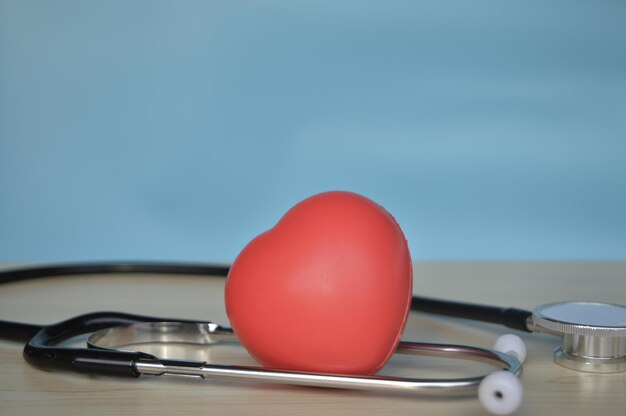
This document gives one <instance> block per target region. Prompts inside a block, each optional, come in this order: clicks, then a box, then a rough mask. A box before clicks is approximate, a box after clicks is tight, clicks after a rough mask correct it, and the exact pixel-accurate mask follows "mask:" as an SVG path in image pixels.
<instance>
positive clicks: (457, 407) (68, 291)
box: [0, 262, 626, 416]
mask: <svg viewBox="0 0 626 416" xmlns="http://www.w3.org/2000/svg"><path fill="white" fill-rule="evenodd" d="M4 267H5V268H8V267H10V265H7V264H5V265H4ZM223 284H224V283H223V279H220V278H201V277H184V276H183V277H181V276H157V275H155V276H145V275H119V276H92V277H89V278H85V277H59V278H54V279H47V280H45V279H44V280H32V281H26V282H19V283H11V284H7V285H3V286H0V317H2V319H7V320H16V321H24V322H33V323H51V322H55V321H60V320H63V319H66V318H68V317H71V316H74V315H77V314H81V313H85V312H90V311H100V310H117V311H125V312H131V313H139V314H148V315H157V316H172V317H179V318H194V319H210V320H212V321H214V322H217V323H222V324H228V321H227V319H226V314H225V312H224V303H223V299H222V298H223ZM414 292H415V293H416V294H422V295H427V296H434V297H441V298H446V299H453V300H464V301H471V302H479V303H488V304H495V305H502V306H514V307H519V308H528V309H531V308H533V307H534V306H536V305H539V304H541V303H546V302H550V301H555V300H582V299H585V300H597V301H605V302H614V303H622V304H624V303H626V262H613V263H611V262H598V263H590V262H567V263H417V264H415V283H414ZM505 332H507V331H506V329H503V328H499V327H496V326H493V325H489V324H481V323H473V322H468V321H462V320H458V319H456V320H455V319H448V318H440V317H433V316H427V315H418V314H412V315H411V318H410V319H409V322H408V325H407V328H406V330H405V333H404V337H403V338H404V339H406V340H418V341H427V342H445V343H464V344H469V345H477V346H482V347H491V346H492V344H493V342H494V340H495V339H496V338H497V337H498V336H499V335H501V334H503V333H505ZM520 335H521V336H522V338H523V339H524V340H525V341H526V344H527V347H528V359H527V361H526V363H525V365H524V374H523V376H522V382H523V385H524V389H525V396H524V402H523V404H522V406H521V408H520V410H519V411H518V412H517V414H519V415H543V414H563V415H568V416H574V415H590V414H592V415H622V414H626V373H621V374H591V373H579V372H575V371H572V370H568V369H565V368H562V367H559V366H557V365H555V364H554V363H553V362H552V350H553V349H554V348H555V347H556V346H557V345H558V343H559V340H558V339H556V338H553V337H550V336H547V335H537V334H520ZM373 336H374V334H373ZM158 352H159V353H167V354H169V355H173V356H176V357H180V358H183V357H181V356H180V355H181V354H184V356H185V357H196V356H200V357H202V358H209V359H211V360H213V361H215V362H222V363H223V362H229V361H232V362H236V363H240V364H241V363H246V364H253V361H252V360H251V359H250V358H249V357H248V356H247V355H246V354H245V352H244V351H243V350H242V349H240V348H235V347H217V348H215V349H214V350H212V351H210V352H207V351H206V350H184V351H180V350H177V351H171V350H168V351H162V350H160V351H158ZM0 363H1V364H0V414H1V415H7V416H8V415H20V414H28V415H32V414H45V415H74V414H75V415H86V414H89V415H105V414H106V415H111V414H136V415H150V416H155V415H168V416H170V415H172V414H181V415H182V414H184V415H192V414H199V415H200V414H202V415H207V414H221V415H224V414H227V415H228V414H233V415H235V414H236V415H240V414H247V415H251V414H254V415H294V414H297V415H309V414H310V415H319V414H333V415H351V414H355V415H357V414H358V415H360V416H363V415H375V414H382V413H388V414H394V415H403V414H406V415H412V416H416V415H432V414H437V415H459V414H465V415H481V414H486V412H485V410H484V409H483V408H482V407H481V405H480V404H479V402H478V401H477V400H475V399H424V398H416V397H410V396H406V395H404V396H401V395H400V396H399V395H393V394H374V393H367V392H359V391H345V390H334V389H322V388H312V387H295V386H282V385H269V384H260V383H243V382H223V381H208V380H204V381H203V380H200V379H195V378H176V377H172V376H163V377H150V376H144V377H141V378H139V379H116V378H113V377H105V376H93V375H82V374H74V373H65V372H46V371H41V370H37V369H35V368H33V367H31V366H30V365H28V364H27V363H26V362H24V360H23V358H22V345H21V344H20V343H16V342H9V341H0ZM482 369H483V368H481V369H478V368H476V367H475V366H474V367H473V366H472V365H467V364H466V363H464V362H461V361H456V360H448V361H442V360H439V359H437V360H435V359H432V358H423V357H394V358H393V359H392V361H391V362H390V363H389V364H388V366H387V367H386V368H385V370H384V373H385V374H402V375H415V376H431V375H434V374H436V375H444V376H452V377H455V376H458V375H459V374H467V375H471V374H474V373H476V372H478V371H481V370H482Z"/></svg>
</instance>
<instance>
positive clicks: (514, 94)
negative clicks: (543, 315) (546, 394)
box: [0, 0, 626, 261]
mask: <svg viewBox="0 0 626 416" xmlns="http://www.w3.org/2000/svg"><path fill="white" fill-rule="evenodd" d="M295 3H297V4H295ZM625 22H626V2H623V1H594V2H587V1H500V0H494V1H484V0H477V1H472V2H465V1H463V2H451V1H427V2H414V1H407V2H404V1H396V2H386V1H381V2H363V1H354V2H338V1H314V2H289V1H266V2H239V1H211V2H208V1H207V2H205V1H182V2H176V1H147V0H146V1H35V2H33V1H25V0H15V1H9V0H0V258H1V259H4V260H20V261H21V260H37V261H44V260H45V261H49V260H87V259H105V260H106V259H151V260H196V261H230V260H232V259H233V258H234V257H235V256H236V254H237V253H238V252H239V250H240V249H241V248H242V247H243V246H244V245H245V244H246V243H247V242H248V241H249V240H250V239H251V238H252V237H253V236H255V235H256V234H258V233H260V232H262V231H264V230H266V229H268V228H269V227H271V226H272V225H273V224H274V223H275V222H276V221H277V220H278V219H279V218H280V216H281V215H282V214H283V213H284V212H285V211H286V210H287V209H288V208H289V207H290V206H292V205H293V204H295V203H296V202H298V201H299V200H301V199H303V198H305V197H307V196H309V195H312V194H315V193H318V192H321V191H325V190H330V189H345V190H352V191H355V192H359V193H362V194H364V195H366V196H368V197H370V198H372V199H374V200H375V201H377V202H379V203H380V204H382V205H383V206H385V207H386V208H387V209H388V210H389V211H390V212H391V213H392V214H393V215H394V216H395V217H396V218H397V220H398V222H399V223H400V225H401V226H402V227H403V229H404V231H405V234H406V236H407V239H408V240H409V243H410V247H411V251H412V254H413V257H414V258H415V259H418V260H494V259H496V260H497V259H624V258H626V220H625V216H626V191H625V179H626V162H625V159H626V23H625Z"/></svg>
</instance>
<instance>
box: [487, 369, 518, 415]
mask: <svg viewBox="0 0 626 416" xmlns="http://www.w3.org/2000/svg"><path fill="white" fill-rule="evenodd" d="M522 396H523V388H522V383H521V381H520V380H519V378H517V377H515V375H513V374H512V373H510V372H508V371H496V372H493V373H491V374H489V375H488V376H487V377H485V378H484V379H483V381H482V382H481V383H480V386H479V387H478V399H479V400H480V403H481V404H482V405H483V407H484V408H485V409H487V411H489V412H490V413H492V414H494V415H508V414H511V413H513V412H515V411H516V410H517V409H518V408H519V406H520V405H521V404H522Z"/></svg>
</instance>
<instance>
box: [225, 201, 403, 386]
mask: <svg viewBox="0 0 626 416" xmlns="http://www.w3.org/2000/svg"><path fill="white" fill-rule="evenodd" d="M411 293H412V267H411V257H410V253H409V249H408V245H407V242H406V240H405V238H404V235H403V233H402V230H401V229H400V227H399V226H398V224H397V223H396V221H395V220H394V218H393V217H392V216H391V215H390V214H389V213H388V212H387V211H386V210H385V209H384V208H383V207H381V206H380V205H378V204H376V203H374V202H373V201H371V200H369V199H367V198H365V197H363V196H360V195H357V194H354V193H349V192H340V191H335V192H326V193H322V194H318V195H315V196H312V197H310V198H308V199H306V200H304V201H302V202H300V203H299V204H297V205H296V206H294V207H293V208H292V209H291V210H289V211H288V212H287V213H286V214H285V215H284V216H283V218H282V219H281V220H280V221H279V222H278V224H276V226H275V227H273V228H272V229H270V230H269V231H267V232H265V233H263V234H261V235H259V236H257V237H256V238H255V239H253V240H252V241H251V242H250V243H249V244H248V245H247V246H246V247H245V248H244V249H243V251H242V252H241V253H240V254H239V256H238V257H237V259H236V260H235V262H234V263H233V266H232V268H231V270H230V273H229V275H228V279H227V282H226V295H225V296H226V310H227V313H228V317H229V319H230V321H231V325H232V326H233V329H234V330H235V332H236V333H237V335H238V336H239V339H240V340H241V342H242V344H243V345H244V347H245V348H246V349H247V350H248V352H249V353H250V354H251V355H252V356H253V357H254V358H255V359H256V360H257V361H259V362H260V363H261V364H263V365H265V366H267V367H273V368H282V369H292V370H299V371H311V372H326V373H343V374H372V373H375V372H376V371H378V370H379V369H380V368H381V367H382V366H383V365H384V364H385V362H386V361H387V360H388V359H389V357H390V356H391V354H393V351H394V350H395V348H396V345H397V343H398V341H399V339H400V336H401V334H402V330H403V328H404V325H405V322H406V318H407V315H408V311H409V306H410V301H411Z"/></svg>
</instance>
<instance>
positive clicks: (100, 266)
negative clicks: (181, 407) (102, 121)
mask: <svg viewBox="0 0 626 416" xmlns="http://www.w3.org/2000/svg"><path fill="white" fill-rule="evenodd" d="M228 270H229V266H226V265H219V264H204V265H202V264H182V263H84V264H81V263H77V264H62V265H55V266H41V267H27V268H18V269H15V270H6V271H1V272H0V284H2V283H9V282H16V281H21V280H30V279H38V278H44V277H53V276H72V275H88V274H117V273H145V274H184V275H197V276H207V277H214V276H218V277H226V276H227V275H228ZM411 310H413V311H416V312H426V313H432V314H436V315H445V316H450V317H455V318H463V319H470V320H475V321H482V322H488V323H492V324H497V325H502V326H505V327H508V328H512V329H516V330H520V331H525V332H530V330H529V329H528V328H527V321H528V318H529V317H530V316H531V315H532V313H531V312H530V311H525V310H522V309H515V308H501V307H497V306H486V305H476V304H470V303H462V302H452V301H444V300H439V299H432V298H426V297H421V296H413V299H412V302H411ZM42 328H43V326H40V325H34V324H27V323H19V322H11V321H2V320H0V338H2V339H11V340H16V341H27V340H29V339H30V338H31V337H33V336H34V335H35V334H36V333H37V332H38V331H40V330H41V329H42Z"/></svg>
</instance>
